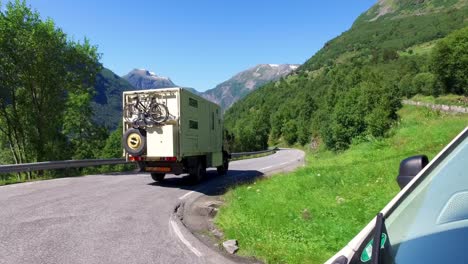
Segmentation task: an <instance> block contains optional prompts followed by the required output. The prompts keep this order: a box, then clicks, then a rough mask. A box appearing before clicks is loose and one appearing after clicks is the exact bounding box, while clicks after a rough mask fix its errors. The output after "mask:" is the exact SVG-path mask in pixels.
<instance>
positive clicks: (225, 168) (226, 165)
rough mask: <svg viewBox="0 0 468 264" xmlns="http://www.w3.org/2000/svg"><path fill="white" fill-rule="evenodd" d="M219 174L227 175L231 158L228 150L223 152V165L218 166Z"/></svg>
mask: <svg viewBox="0 0 468 264" xmlns="http://www.w3.org/2000/svg"><path fill="white" fill-rule="evenodd" d="M216 170H217V171H218V175H219V176H223V175H226V174H227V172H228V170H229V158H228V154H227V153H226V152H223V165H221V166H218V167H216Z"/></svg>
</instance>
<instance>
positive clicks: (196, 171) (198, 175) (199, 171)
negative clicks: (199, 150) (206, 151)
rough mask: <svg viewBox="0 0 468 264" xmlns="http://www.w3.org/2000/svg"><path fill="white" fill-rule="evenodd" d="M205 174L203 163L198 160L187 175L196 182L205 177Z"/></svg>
mask: <svg viewBox="0 0 468 264" xmlns="http://www.w3.org/2000/svg"><path fill="white" fill-rule="evenodd" d="M205 174H206V166H205V165H204V164H203V162H202V161H200V160H199V161H198V162H197V165H196V166H195V167H194V168H192V169H190V172H189V177H190V180H191V181H192V182H193V183H198V182H200V181H201V180H202V179H203V178H204V177H205Z"/></svg>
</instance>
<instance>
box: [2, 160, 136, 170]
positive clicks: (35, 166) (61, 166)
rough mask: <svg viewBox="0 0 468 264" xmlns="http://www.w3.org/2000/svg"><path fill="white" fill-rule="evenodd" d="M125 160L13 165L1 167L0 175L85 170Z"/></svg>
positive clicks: (121, 162)
mask: <svg viewBox="0 0 468 264" xmlns="http://www.w3.org/2000/svg"><path fill="white" fill-rule="evenodd" d="M125 163H127V161H125V159H89V160H61V161H44V162H36V163H23V164H12V165H1V166H0V173H12V172H29V171H40V170H55V169H68V168H83V167H93V166H101V165H115V164H125Z"/></svg>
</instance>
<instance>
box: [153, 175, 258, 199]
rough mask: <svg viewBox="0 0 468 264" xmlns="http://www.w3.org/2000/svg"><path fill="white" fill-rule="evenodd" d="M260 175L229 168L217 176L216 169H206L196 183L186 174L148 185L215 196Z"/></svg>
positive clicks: (251, 180)
mask: <svg viewBox="0 0 468 264" xmlns="http://www.w3.org/2000/svg"><path fill="white" fill-rule="evenodd" d="M262 176H263V173H262V172H260V171H257V170H229V172H228V173H227V175H224V176H219V175H218V173H217V172H216V170H208V171H207V173H206V176H205V178H204V179H203V180H202V181H201V182H199V183H198V184H196V185H194V184H191V179H190V178H189V176H188V175H184V176H172V175H171V176H169V178H166V179H164V181H162V182H153V183H150V184H148V185H152V186H159V187H165V188H178V189H183V190H190V191H196V192H200V193H203V194H205V195H209V196H216V195H220V194H223V193H225V192H226V191H227V189H228V188H230V187H232V186H236V185H241V184H246V183H250V182H253V181H254V180H255V179H257V178H260V177H262Z"/></svg>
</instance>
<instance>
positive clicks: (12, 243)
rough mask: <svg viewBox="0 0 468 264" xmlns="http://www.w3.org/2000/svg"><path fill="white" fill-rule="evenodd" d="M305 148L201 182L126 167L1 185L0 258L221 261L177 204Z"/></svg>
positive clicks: (293, 160) (294, 159) (275, 167)
mask: <svg viewBox="0 0 468 264" xmlns="http://www.w3.org/2000/svg"><path fill="white" fill-rule="evenodd" d="M302 159H303V152H301V151H298V150H281V151H278V152H277V153H276V154H274V155H271V156H267V157H263V158H256V159H250V160H241V161H234V162H231V163H230V170H229V173H228V175H227V176H224V177H222V178H221V177H218V176H217V174H216V172H215V171H210V172H209V173H208V177H207V179H206V180H205V181H203V182H202V183H200V184H198V185H196V186H190V185H187V180H186V179H185V178H183V177H181V176H173V175H169V176H168V177H167V181H166V182H164V183H162V184H157V183H154V182H153V180H152V179H151V177H150V176H149V175H148V174H143V173H126V174H113V175H92V176H87V177H76V178H62V179H56V180H48V181H40V182H32V183H23V184H16V185H8V186H3V187H0V263H2V264H3V263H8V264H11V263H21V264H26V263H34V264H38V263H48V264H52V263H60V264H62V263H70V264H71V263H87V264H90V263H125V264H128V263H168V264H169V263H178V264H182V263H223V261H222V260H221V259H222V258H218V256H216V254H214V253H213V252H210V251H209V250H208V249H207V248H206V247H202V246H200V245H201V244H200V243H199V242H197V241H196V240H195V239H194V237H193V236H191V234H190V233H189V232H188V231H187V230H185V229H184V228H183V226H180V224H178V223H177V222H176V221H174V219H173V218H174V217H173V215H174V209H175V208H176V206H177V205H178V204H180V202H181V201H183V200H186V199H190V197H191V196H195V195H199V194H198V193H205V192H206V193H207V194H208V193H209V192H212V191H213V188H219V184H216V183H219V182H220V181H223V182H229V183H232V182H234V181H237V180H241V179H245V178H247V179H248V178H253V177H256V176H258V175H262V174H271V173H273V172H276V171H279V170H284V169H291V168H294V167H297V166H300V165H301V164H302Z"/></svg>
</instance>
